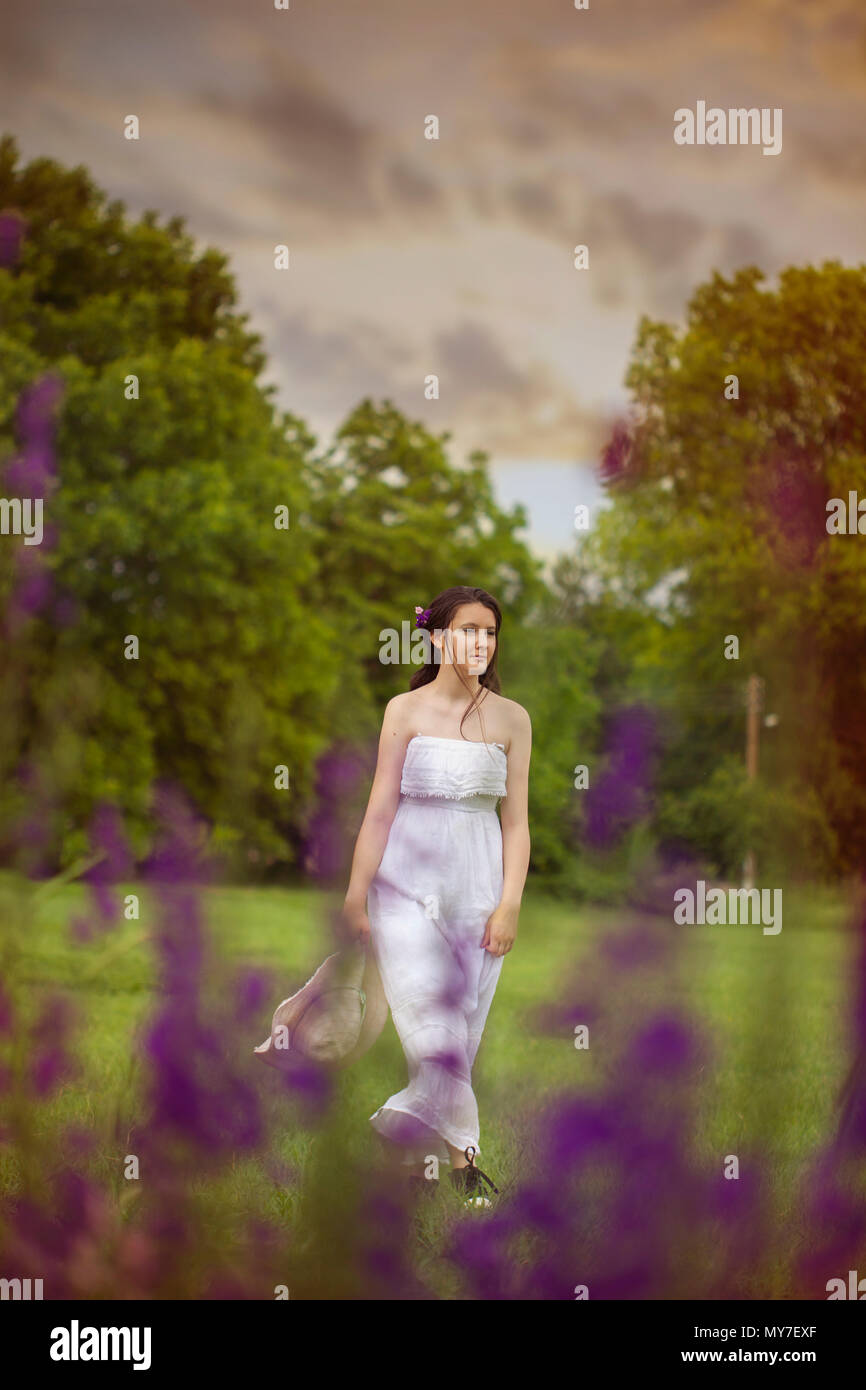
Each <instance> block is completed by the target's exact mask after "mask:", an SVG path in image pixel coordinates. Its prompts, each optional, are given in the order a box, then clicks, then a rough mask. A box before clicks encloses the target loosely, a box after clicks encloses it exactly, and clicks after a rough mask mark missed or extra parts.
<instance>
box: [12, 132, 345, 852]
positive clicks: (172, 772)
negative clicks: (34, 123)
mask: <svg viewBox="0 0 866 1390" xmlns="http://www.w3.org/2000/svg"><path fill="white" fill-rule="evenodd" d="M16 164H17V152H16V149H15V145H14V142H13V141H12V140H10V139H8V138H6V139H4V140H3V142H2V144H0V208H4V209H5V210H6V213H5V215H6V218H7V220H8V219H9V218H10V217H13V216H14V217H15V218H16V219H18V220H19V222H20V224H21V226H22V229H23V235H22V236H21V239H20V246H19V249H18V253H17V255H16V257H15V258H14V260H13V261H12V263H11V264H10V265H8V266H6V268H4V269H2V270H0V313H2V337H0V353H2V360H3V363H4V367H3V372H2V380H0V444H5V446H6V448H5V452H7V453H8V452H9V451H10V449H12V448H13V447H14V446H15V445H16V444H18V445H22V440H21V438H18V437H16V428H17V429H19V430H20V424H21V421H20V418H19V420H18V425H17V426H16V415H15V409H16V402H17V401H18V399H19V395H20V393H21V391H22V389H23V388H25V387H28V386H31V387H32V385H33V383H35V382H38V381H39V380H40V379H41V378H42V377H43V376H44V374H45V373H46V372H48V371H51V372H54V373H55V374H57V375H58V376H59V378H60V380H61V381H62V384H63V392H62V402H61V404H60V407H59V410H58V418H57V430H56V458H55V465H56V478H55V479H54V487H53V491H51V493H50V495H49V496H47V497H46V500H45V514H46V524H47V523H48V522H50V525H51V527H52V529H53V533H54V535H55V541H54V543H53V544H51V543H49V542H48V540H47V538H46V545H45V553H44V554H43V555H41V556H40V559H41V561H42V563H43V565H44V566H45V568H46V570H47V571H48V572H49V573H50V575H51V578H52V580H53V583H54V586H55V598H56V601H55V602H54V603H53V606H52V605H48V606H47V607H44V608H43V609H42V611H40V612H38V613H37V614H36V615H35V616H34V617H33V620H32V622H31V623H30V624H29V626H28V628H27V630H26V633H25V634H23V635H19V637H18V639H17V651H16V653H15V661H14V663H13V666H12V667H11V668H10V671H9V675H10V679H13V680H14V681H15V682H16V689H17V694H16V696H15V697H14V700H13V699H12V697H9V696H8V695H7V706H9V705H10V702H11V703H12V704H14V705H15V708H16V712H17V724H16V727H17V735H16V737H14V738H7V740H6V745H5V750H4V752H5V769H4V770H5V771H6V773H7V777H6V778H4V782H5V783H6V785H7V787H8V786H10V785H14V784H13V783H12V782H11V779H10V778H9V776H8V774H9V773H11V770H12V769H13V768H14V767H16V766H18V764H19V760H20V759H22V758H24V759H26V758H28V757H31V758H36V759H37V760H38V762H39V764H40V766H41V767H42V769H43V771H44V773H45V775H46V777H47V778H48V780H53V781H54V782H55V783H58V784H59V785H58V786H57V792H58V797H59V799H58V801H57V802H56V804H55V813H56V815H57V817H58V821H57V833H58V838H59V841H60V845H61V851H60V853H61V857H62V858H63V859H68V858H69V857H70V856H71V855H73V854H75V853H77V852H79V851H80V850H81V849H82V848H83V846H84V835H85V826H86V822H87V818H88V815H89V812H90V810H91V809H92V808H93V806H94V805H95V804H96V802H98V801H99V800H101V799H102V798H103V797H111V798H112V799H115V800H116V801H118V802H119V804H120V805H121V807H122V808H123V809H124V810H125V811H126V812H127V813H128V816H129V818H130V824H131V826H132V828H133V830H134V831H135V832H136V838H137V844H138V846H139V848H140V849H144V847H145V844H146V838H145V829H146V826H147V823H148V820H147V817H148V802H147V796H148V790H149V787H150V782H151V779H152V777H153V776H154V775H158V776H160V777H166V778H172V779H176V780H178V781H179V782H181V783H182V784H183V785H184V787H185V788H186V789H187V791H188V792H189V793H190V795H191V796H192V798H193V800H194V801H195V803H196V805H197V806H198V808H199V810H200V811H202V812H203V813H204V814H205V815H206V816H208V817H209V818H210V819H211V821H212V822H213V824H214V827H215V829H216V834H217V839H218V840H220V841H230V842H231V843H237V844H238V845H239V846H242V847H244V848H245V849H246V850H247V851H248V852H251V853H252V854H254V855H263V856H268V857H274V858H280V859H291V858H292V857H293V856H294V853H295V852H296V851H295V849H293V844H292V842H293V839H294V840H295V841H297V837H298V834H299V831H300V825H301V822H302V819H303V801H304V795H305V792H307V791H308V790H309V787H310V785H311V779H312V766H311V764H312V760H313V757H314V754H315V753H316V751H317V749H320V748H321V747H323V746H324V745H325V744H326V743H327V740H328V728H327V721H326V713H325V709H324V704H325V703H326V702H327V697H328V695H329V692H330V691H331V689H332V688H333V686H334V684H335V682H336V679H337V674H338V672H337V664H336V662H335V661H334V659H333V655H332V654H333V651H334V649H335V646H336V631H335V629H334V628H333V627H332V626H331V624H330V623H329V622H328V619H327V617H326V616H324V615H323V614H322V613H321V612H319V611H317V609H316V607H315V605H314V604H311V602H310V599H309V594H308V590H309V591H310V593H311V592H312V581H313V577H314V573H315V568H316V557H315V553H314V539H315V538H314V536H313V534H312V530H311V527H310V524H309V513H308V509H307V487H306V482H305V476H304V469H305V464H306V453H307V449H308V447H309V443H310V441H309V437H308V436H307V435H306V434H305V433H304V431H303V429H302V428H301V427H300V426H299V422H297V421H296V420H294V418H293V417H291V416H288V415H284V416H282V417H281V418H280V417H278V416H277V415H276V414H275V411H274V408H273V406H272V404H271V402H270V400H269V394H270V392H269V391H268V390H266V389H264V388H263V387H261V386H260V385H259V384H258V382H257V380H256V377H257V374H258V373H259V371H260V370H261V368H262V366H263V363H264V357H263V355H262V353H261V352H260V350H259V347H258V339H257V337H256V336H255V335H253V334H251V333H249V332H248V331H247V329H246V327H245V321H246V316H245V315H239V314H237V313H236V312H235V311H234V309H233V305H234V302H235V291H234V287H233V284H232V280H231V277H230V275H229V273H228V271H227V269H226V262H225V257H223V256H222V255H221V254H219V253H218V252H216V251H213V250H206V251H204V252H203V253H201V254H197V253H196V251H195V249H194V246H193V242H192V240H191V238H189V237H188V236H187V235H186V234H185V233H184V231H183V229H182V223H181V220H180V219H178V218H173V219H172V220H171V221H170V222H169V223H168V224H167V225H166V226H164V227H159V226H158V225H157V219H156V214H155V213H151V212H148V213H146V214H145V215H144V217H143V218H142V219H141V220H140V222H138V223H135V224H130V223H129V222H128V221H127V220H126V218H125V217H124V214H123V208H122V205H121V204H120V203H117V202H114V203H110V204H109V205H108V206H105V199H104V195H103V194H102V193H101V192H100V191H99V190H98V189H97V188H95V186H94V185H93V184H92V182H91V180H90V179H89V177H88V175H87V174H86V172H85V170H84V169H82V168H78V169H74V170H71V171H68V170H63V169H62V168H61V167H60V166H58V165H57V164H56V163H55V162H54V161H51V160H36V161H34V163H32V164H31V165H29V166H28V167H27V168H25V169H23V170H18V169H17V168H16ZM132 377H134V378H136V379H137V383H138V396H137V398H136V397H135V396H134V389H133V387H132V386H131V378H132ZM23 443H24V445H25V447H24V452H23V456H19V458H18V459H17V460H14V459H13V461H12V463H11V465H10V467H9V469H8V470H7V486H8V475H9V474H11V475H12V477H14V478H15V479H17V480H18V481H19V482H21V481H24V482H25V484H26V480H27V472H28V449H27V446H26V441H23ZM31 453H32V449H31ZM29 462H30V463H33V462H34V460H33V459H30V460H29ZM49 485H50V480H49ZM18 495H25V494H24V493H20V492H19V494H18ZM278 507H287V508H288V518H289V526H288V529H287V530H278V529H276V527H275V509H276V508H278ZM304 515H306V520H305V522H304V524H301V525H299V524H298V518H299V517H301V516H304ZM4 544H5V548H4V551H3V561H4V568H3V573H2V578H0V582H2V592H3V595H4V597H5V599H6V602H7V606H8V605H9V603H10V601H11V599H12V598H13V596H14V592H15V586H16V584H17V583H18V582H19V580H20V571H19V568H18V566H19V563H20V548H21V547H20V543H19V545H18V546H16V547H14V548H13V546H12V545H11V544H10V542H9V541H8V540H7V541H5V543H4ZM16 550H18V551H19V556H18V558H16ZM70 608H71V611H72V613H73V615H74V621H72V622H70V621H68V617H67V618H66V619H65V620H64V621H63V622H61V621H60V616H59V615H60V613H61V612H64V613H66V614H68V613H69V611H70ZM7 611H8V607H7ZM129 635H135V636H136V637H137V638H138V640H139V643H140V655H139V659H138V660H126V659H125V655H124V652H125V641H126V638H127V637H128V636H129ZM64 690H67V691H68V696H67V700H66V706H65V709H64ZM61 711H62V714H61ZM58 717H60V718H61V719H62V721H63V723H64V724H65V725H66V726H67V729H68V730H69V731H71V729H72V728H73V727H74V728H77V730H78V733H79V738H78V741H77V743H75V744H74V745H73V744H71V743H69V741H68V740H67V741H66V742H65V743H64V744H63V747H64V750H65V751H63V752H62V753H61V751H60V747H59V745H60V743H61V742H62V741H63V735H64V730H63V729H62V728H58V726H57V720H58ZM279 764H286V765H287V766H288V768H289V775H290V788H291V790H290V791H289V792H288V793H286V792H281V791H277V790H275V787H274V768H275V766H277V765H279ZM11 795H12V799H13V802H14V803H15V804H16V805H19V806H23V805H26V804H27V795H26V793H25V790H24V788H21V789H20V790H19V791H18V793H17V794H16V793H11ZM61 806H62V809H61ZM8 809H10V808H9V807H8V806H7V810H8Z"/></svg>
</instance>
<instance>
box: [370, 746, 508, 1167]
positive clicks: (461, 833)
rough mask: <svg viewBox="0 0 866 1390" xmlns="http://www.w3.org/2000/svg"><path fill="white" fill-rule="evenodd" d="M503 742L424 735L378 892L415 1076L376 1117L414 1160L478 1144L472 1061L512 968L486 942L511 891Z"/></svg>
mask: <svg viewBox="0 0 866 1390" xmlns="http://www.w3.org/2000/svg"><path fill="white" fill-rule="evenodd" d="M507 772H508V759H507V757H506V754H505V749H504V748H503V746H502V744H498V743H488V744H485V743H481V742H471V741H468V740H464V739H452V738H437V737H434V736H433V735H430V734H416V735H415V737H414V738H412V739H411V740H410V741H409V745H408V747H407V749H406V757H405V760H404V763H403V774H402V779H401V784H400V792H401V795H400V802H399V805H398V807H397V812H396V814H395V816H394V820H393V822H392V824H391V830H390V833H389V835H388V842H387V844H386V846H385V852H384V854H383V856H382V862H381V864H380V865H379V869H378V871H377V873H376V876H375V878H374V879H373V881H372V883H371V885H370V889H369V893H368V897H367V913H368V916H369V919H370V946H371V949H372V951H373V953H374V956H375V959H376V963H377V965H378V967H379V973H380V975H381V978H382V985H383V988H384V990H385V995H386V998H387V1000H388V1004H389V1007H390V1009H391V1016H392V1018H393V1020H394V1026H395V1028H396V1029H397V1033H398V1035H399V1038H400V1041H401V1043H402V1045H403V1051H404V1052H405V1054H406V1062H407V1065H408V1069H409V1084H408V1086H406V1087H405V1089H404V1090H402V1091H398V1092H397V1094H396V1095H393V1096H391V1098H390V1099H389V1100H387V1101H386V1102H385V1104H384V1105H381V1106H380V1107H379V1109H378V1110H377V1111H376V1112H375V1114H373V1115H371V1116H370V1123H371V1124H372V1125H373V1126H374V1127H375V1128H376V1129H377V1130H378V1131H379V1133H380V1134H382V1135H384V1136H385V1137H386V1138H387V1139H391V1140H393V1141H394V1142H395V1143H398V1144H400V1145H402V1146H403V1147H404V1149H405V1153H404V1156H403V1162H404V1163H406V1164H411V1163H416V1162H419V1161H423V1160H424V1159H426V1158H427V1157H428V1155H430V1154H435V1155H436V1156H437V1157H438V1158H439V1159H440V1160H441V1161H443V1162H446V1163H447V1162H448V1161H449V1154H448V1150H447V1149H446V1147H445V1144H444V1142H443V1141H444V1140H446V1139H447V1140H448V1142H449V1143H450V1144H453V1145H454V1146H455V1147H456V1148H459V1149H465V1148H466V1147H467V1145H469V1144H472V1145H474V1147H475V1149H476V1151H477V1153H479V1154H480V1153H481V1145H480V1142H479V1138H480V1136H479V1124H478V1105H477V1103H476V1100H475V1094H474V1092H473V1090H472V1066H473V1063H474V1061H475V1054H476V1053H477V1051H478V1045H479V1043H480V1041H481V1034H482V1032H483V1030H484V1024H485V1022H486V1020H487V1014H488V1011H489V1009H490V1005H491V1003H492V1001H493V995H494V992H495V990H496V985H497V983H498V980H499V974H500V971H501V969H502V962H503V959H504V957H503V956H493V955H491V954H490V952H489V951H488V950H486V949H485V950H482V948H481V942H482V940H483V937H484V927H485V924H486V922H487V919H488V917H489V916H490V914H491V912H492V911H493V909H494V908H495V907H496V906H497V905H498V903H499V900H500V898H501V896H502V878H503V875H502V830H501V827H500V824H499V817H498V816H497V814H496V806H497V802H498V801H499V798H500V797H503V796H505V795H506V777H507Z"/></svg>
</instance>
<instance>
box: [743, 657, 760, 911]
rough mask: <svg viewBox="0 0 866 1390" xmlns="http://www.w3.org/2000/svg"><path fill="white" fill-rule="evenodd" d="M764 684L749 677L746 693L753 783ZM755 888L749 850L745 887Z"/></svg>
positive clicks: (748, 770) (748, 761)
mask: <svg viewBox="0 0 866 1390" xmlns="http://www.w3.org/2000/svg"><path fill="white" fill-rule="evenodd" d="M763 696H764V682H763V681H762V680H761V678H760V676H755V675H752V676H749V686H748V691H747V693H746V777H747V778H748V780H749V781H750V782H753V781H754V780H755V778H756V777H757V775H758V735H759V732H760V728H761V717H760V716H761V704H762V703H763ZM754 886H755V852H754V850H751V849H750V850H747V852H746V857H745V859H744V860H743V887H744V888H754Z"/></svg>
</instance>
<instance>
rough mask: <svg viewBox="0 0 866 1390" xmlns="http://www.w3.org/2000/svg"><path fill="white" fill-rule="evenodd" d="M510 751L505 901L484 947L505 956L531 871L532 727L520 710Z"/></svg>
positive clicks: (502, 806) (503, 807)
mask: <svg viewBox="0 0 866 1390" xmlns="http://www.w3.org/2000/svg"><path fill="white" fill-rule="evenodd" d="M515 713H516V715H517V718H516V720H515V725H516V727H515V730H514V733H513V734H512V737H511V747H510V748H509V750H508V781H507V783H506V787H507V795H506V796H504V797H503V799H502V801H501V802H500V803H499V810H500V820H501V823H502V897H501V898H500V900H499V905H498V907H497V908H496V909H495V911H494V912H493V913H492V914H491V916H490V917H489V919H488V921H487V926H486V929H485V933H484V940H483V941H482V943H481V944H482V946H486V947H487V949H488V950H489V951H490V953H491V955H494V956H504V955H505V954H506V953H507V952H508V951H510V950H511V948H512V946H513V945H514V939H515V937H516V936H517V919H518V917H519V916H520V902H521V899H522V897H523V888H524V884H525V883H526V874H527V871H528V869H529V850H530V841H529V758H530V754H531V752H532V723H531V721H530V718H529V715H528V714H527V712H526V710H525V709H523V708H522V707H521V706H518V707H517V710H516V711H515Z"/></svg>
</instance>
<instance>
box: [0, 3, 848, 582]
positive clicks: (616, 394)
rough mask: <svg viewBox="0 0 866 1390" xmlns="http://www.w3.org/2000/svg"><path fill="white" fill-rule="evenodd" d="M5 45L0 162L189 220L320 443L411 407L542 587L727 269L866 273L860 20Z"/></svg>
mask: <svg viewBox="0 0 866 1390" xmlns="http://www.w3.org/2000/svg"><path fill="white" fill-rule="evenodd" d="M0 13H2V29H0V69H2V71H0V78H2V80H0V130H2V131H4V132H11V133H12V134H14V135H15V137H16V138H17V140H18V143H19V147H20V149H21V153H22V157H23V158H24V159H25V160H28V159H30V158H33V157H35V156H39V155H50V156H53V157H54V158H57V159H59V160H61V161H62V162H64V163H67V164H78V163H84V164H86V165H87V166H88V168H89V169H90V170H91V172H92V174H93V176H94V178H95V179H96V181H97V182H98V183H99V184H100V185H101V186H102V187H103V188H104V189H106V191H107V192H108V194H109V195H110V196H111V197H119V198H121V199H123V200H124V202H125V203H126V205H127V207H128V209H129V211H130V212H131V213H132V214H138V213H139V212H141V211H142V210H143V209H145V208H148V207H152V208H156V209H158V210H159V211H160V213H162V214H165V215H166V216H170V215H173V214H176V213H179V214H181V215H182V216H183V217H185V218H186V221H187V226H188V230H189V231H190V232H191V234H192V235H194V236H195V237H196V238H197V239H198V240H200V242H201V243H202V245H205V244H208V243H210V244H213V245H216V246H219V247H220V248H221V249H223V250H224V251H226V252H228V254H229V255H230V258H231V265H232V268H233V270H234V272H235V274H236V276H237V279H238V283H239V287H240V294H241V301H242V304H243V307H244V308H245V309H246V310H248V311H249V312H250V313H251V315H252V321H253V325H254V327H255V328H256V329H257V330H258V331H259V332H261V333H262V334H263V336H264V340H265V346H266V348H267V350H268V353H269V356H270V366H269V370H268V379H270V380H273V381H275V382H276V383H277V384H278V386H279V389H280V402H281V404H282V405H283V406H284V408H286V409H291V410H293V411H294V412H296V413H297V414H299V415H301V416H302V417H304V418H305V419H306V420H307V421H308V423H309V424H310V426H311V427H312V429H313V430H314V432H315V433H317V434H318V435H319V437H320V440H321V441H322V442H323V443H327V442H328V441H329V440H330V436H331V433H332V431H333V430H334V429H335V428H336V427H337V426H338V425H339V424H340V422H341V421H342V420H343V418H344V417H345V415H346V414H347V413H348V411H349V410H350V409H351V408H352V407H353V405H355V404H356V403H357V401H358V400H359V399H360V398H361V397H362V396H364V395H372V396H373V397H374V398H375V399H379V400H381V399H383V398H385V397H388V398H390V399H391V400H392V401H393V402H394V403H395V404H396V405H397V406H398V407H399V408H400V409H402V410H404V411H405V412H406V413H407V414H409V415H410V416H412V417H413V418H418V419H421V420H423V421H424V423H425V424H426V425H427V426H428V427H429V428H431V429H433V430H435V431H437V432H438V431H441V430H446V429H447V430H450V431H451V432H452V435H453V438H452V441H451V444H450V446H449V447H450V449H451V456H452V458H453V460H454V461H455V462H458V463H459V462H462V461H463V460H464V459H465V456H466V454H467V453H468V452H469V450H471V449H472V448H476V447H481V448H484V449H486V450H488V451H489V453H490V455H491V471H492V475H493V479H494V486H495V489H496V492H497V495H498V497H499V499H500V501H501V502H502V503H503V504H505V505H509V504H510V503H511V502H513V501H521V502H523V503H524V504H525V505H526V507H527V508H528V511H529V514H530V519H531V525H530V530H529V534H528V537H527V538H528V539H529V540H530V542H531V543H532V544H533V546H534V547H535V548H536V550H537V551H538V552H539V553H541V554H545V555H547V556H550V555H552V554H554V553H555V552H557V551H558V550H561V549H565V548H568V547H569V546H570V544H571V542H572V540H573V538H574V532H573V529H572V526H573V522H572V518H573V511H574V505H575V503H576V502H582V501H588V502H590V503H593V502H594V501H595V499H597V497H598V486H597V483H596V481H595V475H594V462H595V460H596V458H597V454H598V448H599V445H600V442H601V441H602V439H603V438H604V435H605V432H606V429H607V427H608V424H609V421H610V419H611V417H612V414H613V413H614V412H616V410H617V409H618V408H620V407H621V406H622V405H623V404H624V403H625V401H626V395H625V391H624V388H623V385H622V379H623V373H624V371H625V368H626V365H627V362H628V357H629V353H630V349H631V346H632V343H633V340H634V335H635V331H636V327H637V323H638V319H639V317H640V315H641V314H642V313H646V314H649V315H651V316H654V317H663V318H667V319H670V320H679V319H681V318H682V316H683V313H684V309H685V305H686V302H687V300H688V298H689V296H690V294H691V293H692V291H693V290H694V288H695V286H696V285H697V284H698V283H699V282H700V281H701V280H703V279H705V278H706V277H707V276H708V275H709V274H710V273H711V272H712V270H713V269H718V270H720V271H723V272H730V271H732V270H734V269H736V268H737V267H739V266H741V265H745V264H749V263H757V264H758V265H760V266H761V267H762V269H764V270H765V272H766V273H767V275H768V276H769V277H771V279H772V277H773V276H774V275H775V274H776V273H777V272H778V271H779V270H780V269H781V268H782V267H783V266H785V265H787V264H790V263H797V264H805V263H809V262H811V263H813V264H820V263H821V262H822V261H823V260H826V259H830V258H837V259H839V260H841V261H842V262H843V263H847V264H856V263H859V262H861V261H862V260H864V259H866V257H864V250H863V248H864V235H863V229H864V227H866V153H864V151H866V142H864V134H863V132H864V130H866V6H864V4H863V0H658V3H649V0H590V8H589V9H588V10H576V9H575V8H574V7H573V0H531V3H529V4H526V3H518V2H517V0H438V3H437V4H435V5H431V4H430V3H428V0H423V3H422V0H368V3H366V4H363V5H362V4H359V3H358V0H290V8H289V9H287V10H276V9H275V8H274V4H273V0H147V3H146V4H145V3H140V0H65V3H63V4H59V3H57V0H0ZM698 101H705V102H706V103H707V104H708V106H720V107H722V108H724V109H725V110H727V109H728V108H731V107H742V106H745V107H752V106H755V107H758V108H765V107H767V108H776V107H780V108H781V109H782V112H783V120H782V138H783V143H782V150H781V153H780V154H779V155H778V156H776V157H770V156H765V155H763V154H762V151H761V148H760V147H759V146H702V147H701V146H679V145H677V144H675V142H674V140H673V130H674V111H675V110H676V109H677V108H679V107H691V108H695V107H696V104H697V102H698ZM133 113H134V114H135V115H136V116H138V118H139V120H140V124H141V139H140V140H138V141H137V142H136V141H128V140H125V139H124V138H123V121H124V118H125V117H126V116H127V115H129V114H133ZM431 115H432V116H436V117H437V118H438V122H439V139H438V140H436V141H431V140H427V139H425V137H424V130H425V120H426V118H428V117H429V116H431ZM277 243H285V244H287V245H288V246H289V248H290V257H291V265H290V270H289V271H288V272H280V271H277V270H275V269H274V263H273V251H274V246H275V245H276V244H277ZM579 243H585V244H587V245H588V246H589V251H590V266H589V269H588V270H585V271H578V270H575V268H574V264H573V251H574V247H575V246H576V245H577V244H579ZM429 373H436V374H437V375H438V377H439V379H440V399H439V400H438V401H427V400H425V399H424V378H425V376H427V375H428V374H429Z"/></svg>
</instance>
